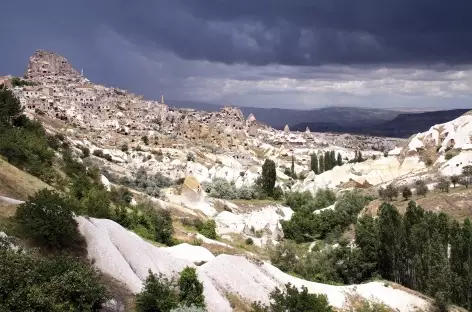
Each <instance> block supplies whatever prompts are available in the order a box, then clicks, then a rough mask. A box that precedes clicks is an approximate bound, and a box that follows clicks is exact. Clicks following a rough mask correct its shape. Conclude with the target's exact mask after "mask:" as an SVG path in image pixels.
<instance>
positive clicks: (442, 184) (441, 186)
mask: <svg viewBox="0 0 472 312" xmlns="http://www.w3.org/2000/svg"><path fill="white" fill-rule="evenodd" d="M450 185H451V181H449V179H447V178H446V177H441V178H440V179H439V181H438V183H437V184H436V188H437V189H438V190H440V191H441V192H447V193H449V186H450Z"/></svg>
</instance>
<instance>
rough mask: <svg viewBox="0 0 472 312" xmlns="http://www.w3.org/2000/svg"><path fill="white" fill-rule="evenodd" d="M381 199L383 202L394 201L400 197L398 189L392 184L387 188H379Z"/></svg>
mask: <svg viewBox="0 0 472 312" xmlns="http://www.w3.org/2000/svg"><path fill="white" fill-rule="evenodd" d="M379 197H380V198H381V199H382V200H388V201H392V200H394V199H396V198H397V197H398V188H397V187H396V186H395V185H393V184H392V183H390V184H389V185H387V187H385V188H383V187H381V188H379Z"/></svg>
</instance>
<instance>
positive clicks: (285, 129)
mask: <svg viewBox="0 0 472 312" xmlns="http://www.w3.org/2000/svg"><path fill="white" fill-rule="evenodd" d="M289 132H290V128H289V127H288V125H285V127H284V133H285V134H288V133H289Z"/></svg>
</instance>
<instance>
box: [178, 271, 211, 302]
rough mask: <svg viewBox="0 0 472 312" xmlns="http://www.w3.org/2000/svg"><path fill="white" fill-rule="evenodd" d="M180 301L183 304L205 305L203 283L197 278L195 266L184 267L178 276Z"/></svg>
mask: <svg viewBox="0 0 472 312" xmlns="http://www.w3.org/2000/svg"><path fill="white" fill-rule="evenodd" d="M179 291H180V293H179V298H180V303H181V304H183V305H185V306H196V307H201V308H204V307H205V296H203V284H202V283H201V282H200V281H199V280H198V277H197V272H196V271H195V268H191V267H186V268H185V269H183V271H182V272H180V278H179Z"/></svg>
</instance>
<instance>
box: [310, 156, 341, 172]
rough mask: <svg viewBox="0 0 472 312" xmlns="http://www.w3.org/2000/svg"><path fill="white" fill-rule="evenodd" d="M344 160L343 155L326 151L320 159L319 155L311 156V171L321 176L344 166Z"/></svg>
mask: <svg viewBox="0 0 472 312" xmlns="http://www.w3.org/2000/svg"><path fill="white" fill-rule="evenodd" d="M342 164H343V159H342V157H341V154H340V153H338V155H337V156H336V153H335V152H334V151H326V152H324V154H321V155H320V156H319V157H318V155H317V154H315V153H313V154H311V158H310V169H311V171H313V172H314V173H315V174H320V173H323V172H325V171H328V170H331V169H333V168H334V167H336V166H342Z"/></svg>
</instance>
